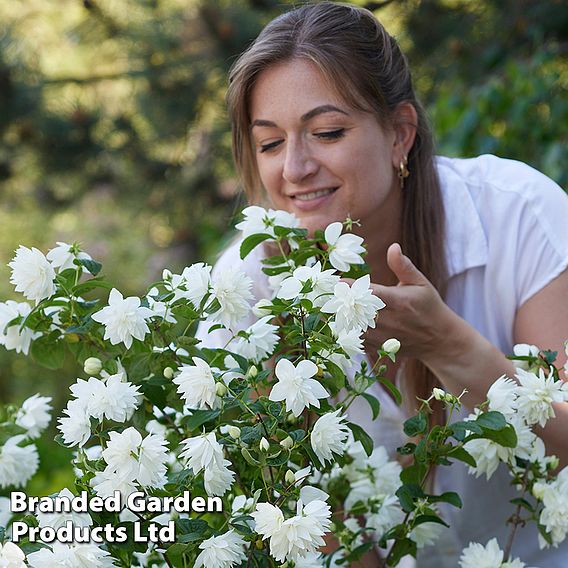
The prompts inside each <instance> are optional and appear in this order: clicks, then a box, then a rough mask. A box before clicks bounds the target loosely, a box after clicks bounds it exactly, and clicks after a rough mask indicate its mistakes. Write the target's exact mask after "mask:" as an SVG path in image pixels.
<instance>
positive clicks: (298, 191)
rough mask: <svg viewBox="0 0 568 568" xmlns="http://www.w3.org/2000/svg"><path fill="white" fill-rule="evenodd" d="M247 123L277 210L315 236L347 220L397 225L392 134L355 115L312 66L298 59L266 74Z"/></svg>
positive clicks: (362, 114) (365, 115)
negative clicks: (291, 216) (249, 120)
mask: <svg viewBox="0 0 568 568" xmlns="http://www.w3.org/2000/svg"><path fill="white" fill-rule="evenodd" d="M354 65H356V62H354ZM250 116H251V128H252V137H253V140H254V143H255V147H256V160H257V166H258V171H259V174H260V178H261V180H262V183H263V185H264V188H265V189H266V192H267V194H268V198H269V201H270V205H271V206H272V207H274V208H276V209H284V210H286V211H289V212H290V213H294V214H295V215H296V216H298V217H299V218H300V219H301V221H302V226H303V227H306V228H307V229H308V230H309V231H310V233H313V231H315V230H316V229H324V228H325V227H326V226H327V225H328V224H329V223H331V222H333V221H343V220H345V219H346V218H347V217H350V218H352V219H354V220H357V219H359V220H361V222H362V224H363V230H365V228H367V229H368V228H371V227H373V228H374V227H377V224H378V223H381V222H389V221H391V222H392V220H393V217H392V216H391V213H392V214H394V212H395V211H397V200H399V199H400V190H399V186H398V178H397V176H396V172H395V166H396V165H397V164H398V161H397V159H396V158H397V155H396V151H395V150H394V148H395V145H396V135H395V132H394V131H391V130H385V129H384V128H382V127H381V126H380V125H379V123H378V121H377V120H376V118H375V116H374V115H373V114H371V113H366V112H362V111H357V110H353V109H352V108H350V106H348V105H347V104H346V103H345V101H343V100H342V99H341V98H339V97H338V95H337V94H336V93H335V92H334V90H333V89H331V88H330V87H329V85H328V83H327V82H326V80H325V79H324V77H323V76H322V74H321V73H320V72H319V71H318V70H317V68H316V67H315V66H314V65H313V64H312V63H310V62H307V61H304V60H301V59H294V60H291V61H288V62H284V63H281V64H278V65H275V66H273V67H270V68H268V69H266V70H265V71H263V72H262V73H261V74H260V75H259V77H258V79H257V82H256V84H255V86H254V88H253V90H252V93H251V102H250ZM398 160H400V157H399V158H398Z"/></svg>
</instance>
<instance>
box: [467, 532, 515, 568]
mask: <svg viewBox="0 0 568 568" xmlns="http://www.w3.org/2000/svg"><path fill="white" fill-rule="evenodd" d="M524 565H525V564H524V562H521V561H520V560H519V559H518V558H515V559H513V560H509V561H508V562H505V563H503V551H502V550H501V549H500V548H499V544H498V543H497V539H496V538H492V539H491V540H490V541H489V542H488V543H487V544H486V545H485V546H483V545H482V544H478V543H477V542H470V543H469V546H468V547H467V548H464V549H463V551H462V554H461V557H460V567H461V568H524Z"/></svg>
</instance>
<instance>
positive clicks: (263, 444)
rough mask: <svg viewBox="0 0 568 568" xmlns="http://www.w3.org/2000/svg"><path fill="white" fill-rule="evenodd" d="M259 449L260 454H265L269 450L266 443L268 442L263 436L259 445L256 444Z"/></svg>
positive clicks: (268, 445)
mask: <svg viewBox="0 0 568 568" xmlns="http://www.w3.org/2000/svg"><path fill="white" fill-rule="evenodd" d="M258 445H259V447H260V451H261V452H267V451H268V450H269V449H270V444H269V443H268V440H267V439H266V438H265V437H264V436H263V437H262V439H261V440H260V444H258Z"/></svg>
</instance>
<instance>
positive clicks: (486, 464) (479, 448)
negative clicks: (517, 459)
mask: <svg viewBox="0 0 568 568" xmlns="http://www.w3.org/2000/svg"><path fill="white" fill-rule="evenodd" d="M464 449H465V450H467V451H468V452H469V453H470V454H471V456H472V457H473V459H474V460H475V462H476V467H471V466H470V467H469V473H472V474H473V473H475V477H479V476H480V475H482V474H485V475H486V476H487V479H490V478H491V476H492V475H493V474H494V473H495V470H496V469H497V467H498V466H499V464H500V463H501V462H502V461H503V462H505V463H509V462H510V461H511V459H512V457H513V455H514V453H513V450H512V449H511V448H505V447H504V446H501V444H497V443H496V442H492V441H491V440H487V439H483V438H480V439H477V440H470V441H469V442H467V443H466V444H465V445H464Z"/></svg>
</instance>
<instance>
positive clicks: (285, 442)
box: [280, 436, 294, 450]
mask: <svg viewBox="0 0 568 568" xmlns="http://www.w3.org/2000/svg"><path fill="white" fill-rule="evenodd" d="M280 445H281V446H282V447H283V448H284V449H285V450H291V449H292V447H293V446H294V440H292V438H290V436H287V437H286V438H284V439H283V440H282V441H281V442H280Z"/></svg>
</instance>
